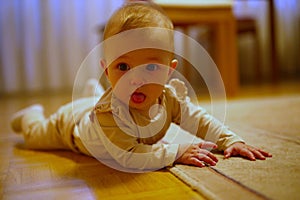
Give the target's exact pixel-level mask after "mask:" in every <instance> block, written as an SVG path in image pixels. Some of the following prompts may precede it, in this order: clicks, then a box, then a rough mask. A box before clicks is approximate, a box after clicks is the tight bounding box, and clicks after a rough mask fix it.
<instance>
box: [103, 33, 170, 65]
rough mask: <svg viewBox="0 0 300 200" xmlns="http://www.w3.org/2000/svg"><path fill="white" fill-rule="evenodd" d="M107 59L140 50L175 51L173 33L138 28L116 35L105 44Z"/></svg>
mask: <svg viewBox="0 0 300 200" xmlns="http://www.w3.org/2000/svg"><path fill="white" fill-rule="evenodd" d="M103 47H104V53H105V57H106V59H108V60H110V59H112V60H114V59H116V58H118V57H120V55H124V54H126V53H128V52H131V51H134V50H139V49H157V50H164V51H167V52H173V51H174V40H173V31H172V30H169V29H163V28H138V29H132V30H129V31H124V32H122V33H119V34H117V35H114V36H112V37H110V38H108V39H106V40H105V41H104V42H103Z"/></svg>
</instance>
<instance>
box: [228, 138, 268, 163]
mask: <svg viewBox="0 0 300 200" xmlns="http://www.w3.org/2000/svg"><path fill="white" fill-rule="evenodd" d="M237 155H240V156H243V157H245V158H248V159H249V160H256V158H257V159H260V160H265V159H266V157H272V155H271V154H270V153H268V152H266V151H263V150H261V149H258V148H256V147H252V146H250V145H247V144H244V143H242V142H237V143H233V144H232V145H230V146H229V147H228V148H227V149H225V151H224V157H225V158H229V157H231V156H237Z"/></svg>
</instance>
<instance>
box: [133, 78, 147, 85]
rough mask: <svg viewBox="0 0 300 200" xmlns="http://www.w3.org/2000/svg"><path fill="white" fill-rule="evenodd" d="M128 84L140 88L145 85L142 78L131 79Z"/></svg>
mask: <svg viewBox="0 0 300 200" xmlns="http://www.w3.org/2000/svg"><path fill="white" fill-rule="evenodd" d="M130 84H131V85H135V86H142V85H144V84H145V81H144V80H143V78H142V77H132V78H131V80H130Z"/></svg>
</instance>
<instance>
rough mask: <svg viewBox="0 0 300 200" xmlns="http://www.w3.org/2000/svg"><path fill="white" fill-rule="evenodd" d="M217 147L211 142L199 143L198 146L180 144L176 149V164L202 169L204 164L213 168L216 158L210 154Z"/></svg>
mask: <svg viewBox="0 0 300 200" xmlns="http://www.w3.org/2000/svg"><path fill="white" fill-rule="evenodd" d="M216 148H217V145H216V144H214V143H212V142H201V143H198V144H181V145H180V146H179V149H178V153H177V157H178V159H177V160H176V163H181V164H187V165H194V166H198V167H204V166H205V163H206V164H209V165H211V166H215V165H216V163H217V162H218V159H217V157H216V156H215V155H214V154H213V153H211V152H210V150H211V149H216Z"/></svg>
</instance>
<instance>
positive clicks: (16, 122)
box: [10, 104, 44, 133]
mask: <svg viewBox="0 0 300 200" xmlns="http://www.w3.org/2000/svg"><path fill="white" fill-rule="evenodd" d="M32 112H39V113H43V112H44V108H43V106H42V105H40V104H34V105H32V106H29V107H27V108H24V109H22V110H20V111H18V112H16V113H15V114H13V115H12V117H11V121H10V125H11V128H12V129H13V131H15V132H16V133H19V132H21V131H22V118H23V117H24V116H25V115H26V114H28V113H32Z"/></svg>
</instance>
